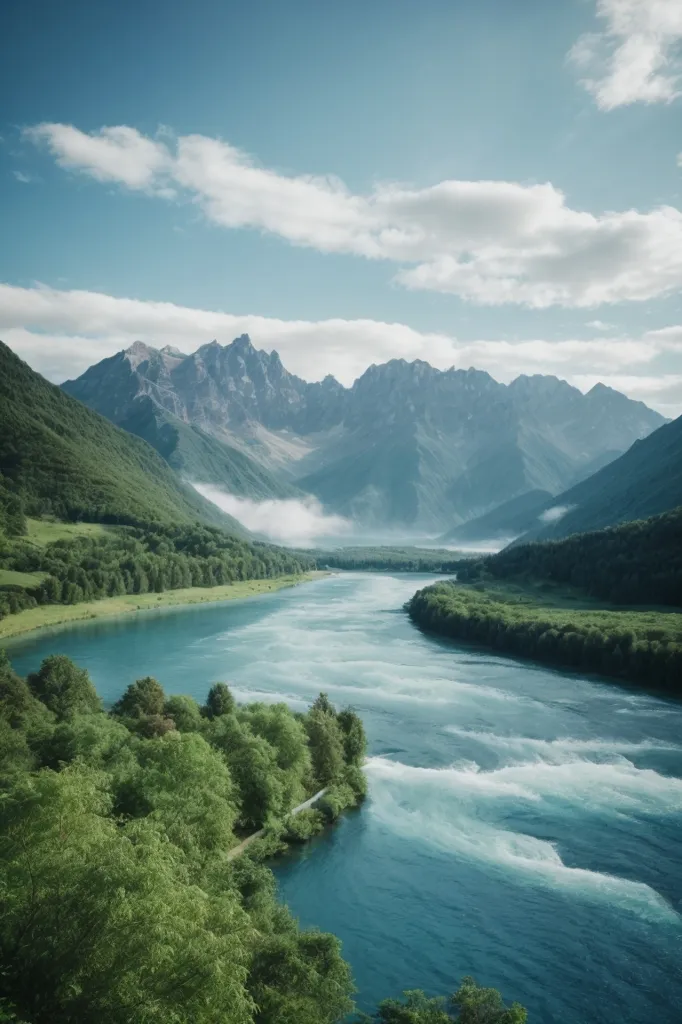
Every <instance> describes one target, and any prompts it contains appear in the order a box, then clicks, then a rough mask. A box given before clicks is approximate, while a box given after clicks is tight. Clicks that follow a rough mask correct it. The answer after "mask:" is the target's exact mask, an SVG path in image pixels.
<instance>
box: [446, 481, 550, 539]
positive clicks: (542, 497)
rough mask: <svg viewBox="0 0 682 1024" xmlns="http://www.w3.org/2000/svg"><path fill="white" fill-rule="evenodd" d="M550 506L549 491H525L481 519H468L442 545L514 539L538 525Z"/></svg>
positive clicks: (447, 536) (451, 532) (447, 534)
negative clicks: (506, 538) (451, 542)
mask: <svg viewBox="0 0 682 1024" xmlns="http://www.w3.org/2000/svg"><path fill="white" fill-rule="evenodd" d="M551 504H552V495H551V494H550V493H549V491H540V490H535V491H527V492H526V493H525V494H520V495H519V497H518V498H512V499H511V500H510V501H505V502H504V503H503V504H502V505H498V506H497V508H494V509H493V510H492V512H487V513H486V514H485V515H484V516H477V517H476V519H470V520H469V521H468V522H467V523H463V524H462V525H461V526H456V527H455V528H454V529H453V530H449V531H448V532H447V533H446V534H445V535H444V536H443V537H441V540H442V541H446V542H448V543H449V542H450V541H458V540H459V541H475V540H495V539H496V538H501V537H514V536H516V535H518V534H520V533H525V532H526V531H527V530H529V529H531V528H532V527H534V526H535V525H536V524H537V521H538V516H540V515H541V514H542V513H543V512H544V511H545V509H546V508H547V507H548V506H549V505H551Z"/></svg>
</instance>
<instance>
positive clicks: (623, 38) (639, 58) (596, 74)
mask: <svg viewBox="0 0 682 1024" xmlns="http://www.w3.org/2000/svg"><path fill="white" fill-rule="evenodd" d="M596 13H597V17H598V18H599V19H600V21H601V22H602V23H603V29H602V31H601V32H589V33H586V34H585V35H583V36H581V37H580V39H578V41H577V42H576V44H575V45H574V46H573V48H572V49H571V51H570V53H569V60H570V62H571V63H573V64H574V65H575V67H576V68H577V69H578V70H579V71H580V72H582V73H583V74H584V75H585V77H584V78H583V79H582V84H583V85H584V86H585V88H586V89H587V90H588V91H589V92H590V93H591V94H592V95H593V96H594V98H595V100H596V102H597V106H598V107H599V109H600V110H615V109H616V107H622V106H627V105H629V104H632V103H670V102H671V101H672V100H674V99H676V98H677V97H678V96H680V94H681V92H682V46H681V44H682V3H680V0H597V11H596Z"/></svg>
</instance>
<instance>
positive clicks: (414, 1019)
mask: <svg viewBox="0 0 682 1024" xmlns="http://www.w3.org/2000/svg"><path fill="white" fill-rule="evenodd" d="M527 1016H528V1014H527V1011H526V1010H525V1009H524V1008H523V1007H522V1006H520V1005H519V1004H518V1003H512V1005H511V1006H509V1007H508V1006H505V1004H504V1002H503V1000H502V996H501V995H500V993H499V992H498V991H497V989H495V988H483V987H482V986H480V985H477V984H476V982H475V981H474V979H473V978H470V977H466V978H462V983H461V985H460V987H459V988H458V989H457V991H456V992H455V993H454V995H452V996H451V997H450V999H449V1000H445V999H443V998H442V997H436V998H431V999H430V998H429V997H428V996H426V995H425V994H424V993H423V992H422V991H421V990H420V989H414V990H413V991H410V992H403V998H402V999H384V1000H383V1002H381V1003H379V1006H378V1007H377V1010H376V1012H375V1013H374V1014H372V1016H371V1017H368V1016H367V1015H365V1014H361V1015H360V1017H359V1019H358V1024H371V1022H372V1021H376V1022H378V1024H452V1022H453V1021H457V1022H458V1024H525V1022H526V1019H527Z"/></svg>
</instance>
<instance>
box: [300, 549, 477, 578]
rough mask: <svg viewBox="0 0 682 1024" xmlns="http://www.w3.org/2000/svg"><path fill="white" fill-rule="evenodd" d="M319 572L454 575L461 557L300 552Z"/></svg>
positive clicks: (420, 552) (419, 552)
mask: <svg viewBox="0 0 682 1024" xmlns="http://www.w3.org/2000/svg"><path fill="white" fill-rule="evenodd" d="M300 554H302V555H308V556H309V557H312V558H314V559H315V561H316V562H317V564H318V566H319V567H320V568H321V569H325V568H329V569H356V570H362V569H369V570H382V569H388V570H392V571H393V572H454V571H455V570H456V569H457V568H458V566H459V565H460V562H461V559H462V555H461V553H459V552H456V551H448V550H446V549H444V548H411V547H396V548H394V547H369V546H368V547H348V548H336V549H334V550H331V551H325V550H322V549H319V548H317V549H313V550H310V551H301V552H300Z"/></svg>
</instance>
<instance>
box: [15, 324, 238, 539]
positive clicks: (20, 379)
mask: <svg viewBox="0 0 682 1024" xmlns="http://www.w3.org/2000/svg"><path fill="white" fill-rule="evenodd" d="M0 473H1V474H2V476H1V478H0V489H1V491H2V492H3V493H10V494H12V495H13V496H14V497H15V498H17V499H19V501H20V502H21V505H22V507H23V509H24V511H25V512H26V514H27V515H31V516H41V515H47V514H51V515H54V516H56V517H58V518H59V519H64V520H71V521H76V520H80V519H84V520H87V521H88V522H101V523H125V524H128V525H141V524H144V523H150V522H151V523H154V522H159V523H170V522H180V523H188V522H193V521H195V520H197V519H198V520H201V521H203V522H208V523H213V524H214V525H219V526H220V525H222V526H226V527H229V528H230V529H232V530H234V531H235V532H236V533H239V534H241V535H242V536H243V535H244V531H243V530H242V528H241V527H239V525H238V524H237V523H236V521H235V520H233V519H230V517H229V516H226V515H224V514H223V513H222V512H220V511H219V510H218V508H217V507H216V506H215V505H212V504H211V502H208V501H205V500H204V499H203V498H202V497H201V496H200V495H198V494H197V493H196V492H195V491H194V490H193V489H191V488H189V487H186V486H185V485H184V484H183V483H181V481H180V479H179V478H178V477H177V476H176V475H175V474H174V473H173V471H172V469H170V467H169V466H168V465H167V464H166V463H165V462H164V460H163V459H162V458H161V456H160V455H159V454H158V452H156V451H155V450H154V449H153V448H152V447H151V445H149V444H147V442H146V441H143V440H141V439H140V438H138V437H135V436H134V435H133V434H129V433H127V432H126V431H124V430H119V428H118V427H115V426H114V425H113V424H112V423H110V422H109V420H107V419H105V418H104V417H103V416H100V415H99V414H98V413H96V412H92V411H91V410H90V409H88V408H87V407H86V406H84V405H82V404H81V403H80V402H78V401H76V399H75V398H71V397H69V395H67V394H65V393H64V392H63V391H62V390H60V388H58V387H55V386H54V385H53V384H49V383H48V381H46V380H45V379H44V378H43V377H41V376H40V374H38V373H35V372H34V371H33V370H32V369H31V368H30V367H29V366H27V365H26V363H24V362H22V360H21V359H19V357H18V356H16V355H15V354H14V353H13V352H12V351H11V349H9V348H8V347H7V346H6V345H4V344H3V343H2V342H0Z"/></svg>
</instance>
